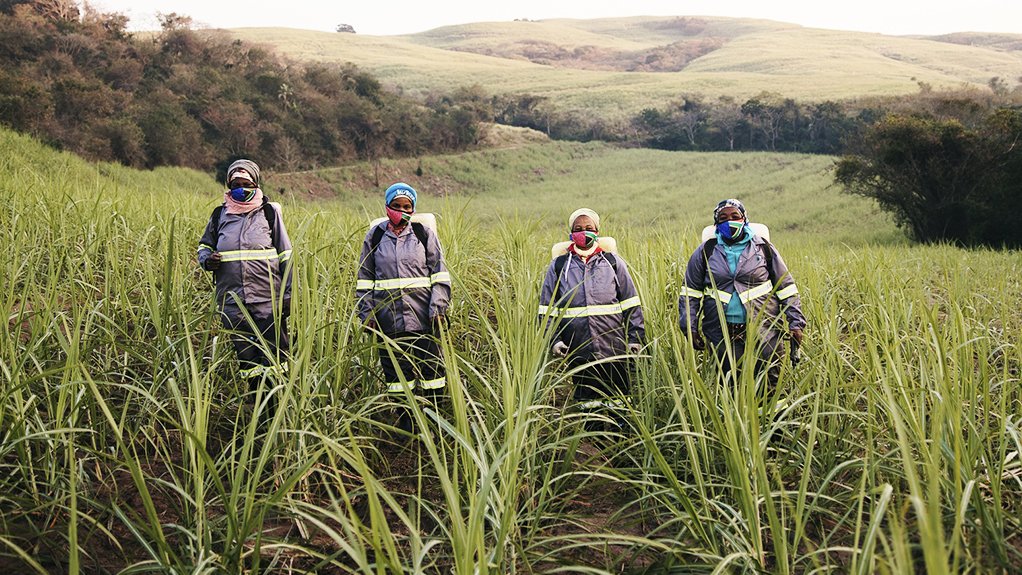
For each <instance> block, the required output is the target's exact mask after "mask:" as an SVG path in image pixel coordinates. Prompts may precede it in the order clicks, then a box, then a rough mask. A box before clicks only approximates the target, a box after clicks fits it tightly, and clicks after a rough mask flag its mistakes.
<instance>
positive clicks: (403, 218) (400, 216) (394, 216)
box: [386, 206, 412, 226]
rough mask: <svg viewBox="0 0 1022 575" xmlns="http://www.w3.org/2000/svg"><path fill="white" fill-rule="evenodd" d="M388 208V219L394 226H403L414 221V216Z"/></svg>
mask: <svg viewBox="0 0 1022 575" xmlns="http://www.w3.org/2000/svg"><path fill="white" fill-rule="evenodd" d="M386 208H387V219H388V220H390V223H391V224H392V225H394V226H400V225H401V224H403V223H406V222H408V221H411V219H412V214H409V213H407V212H402V211H400V210H395V209H394V208H392V207H390V206H386Z"/></svg>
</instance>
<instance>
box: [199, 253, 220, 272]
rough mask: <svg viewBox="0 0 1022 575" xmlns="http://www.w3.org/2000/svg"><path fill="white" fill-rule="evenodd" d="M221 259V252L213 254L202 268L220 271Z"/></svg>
mask: <svg viewBox="0 0 1022 575" xmlns="http://www.w3.org/2000/svg"><path fill="white" fill-rule="evenodd" d="M221 259H222V258H221V256H220V252H213V253H211V254H209V257H208V258H206V261H205V262H203V263H202V266H203V267H204V268H206V270H207V271H213V270H218V269H220V260H221Z"/></svg>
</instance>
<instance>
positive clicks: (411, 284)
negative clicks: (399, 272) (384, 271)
mask: <svg viewBox="0 0 1022 575" xmlns="http://www.w3.org/2000/svg"><path fill="white" fill-rule="evenodd" d="M428 287H429V278H394V279H390V280H376V289H378V290H392V289H409V288H428Z"/></svg>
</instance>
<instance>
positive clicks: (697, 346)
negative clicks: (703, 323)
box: [692, 333, 706, 351]
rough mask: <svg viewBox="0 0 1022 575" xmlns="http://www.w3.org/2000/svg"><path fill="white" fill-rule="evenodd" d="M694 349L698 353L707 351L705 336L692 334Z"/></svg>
mask: <svg viewBox="0 0 1022 575" xmlns="http://www.w3.org/2000/svg"><path fill="white" fill-rule="evenodd" d="M692 349H694V350H696V351H703V350H704V349H706V342H705V341H703V336H701V335H699V334H698V333H693V334H692Z"/></svg>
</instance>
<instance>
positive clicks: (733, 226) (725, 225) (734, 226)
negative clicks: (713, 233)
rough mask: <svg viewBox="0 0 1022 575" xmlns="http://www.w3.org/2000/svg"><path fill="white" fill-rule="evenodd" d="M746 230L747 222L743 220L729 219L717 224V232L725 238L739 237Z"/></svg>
mask: <svg viewBox="0 0 1022 575" xmlns="http://www.w3.org/2000/svg"><path fill="white" fill-rule="evenodd" d="M744 232H745V222H744V221H741V220H728V221H726V222H721V223H719V224H717V233H718V234H720V237H722V238H724V239H725V240H734V239H738V238H740V237H742V234H743V233H744Z"/></svg>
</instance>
